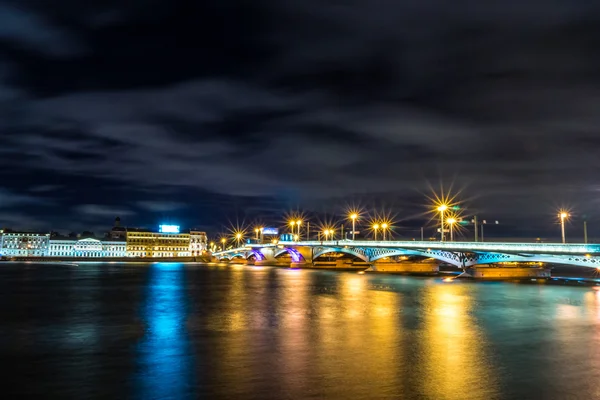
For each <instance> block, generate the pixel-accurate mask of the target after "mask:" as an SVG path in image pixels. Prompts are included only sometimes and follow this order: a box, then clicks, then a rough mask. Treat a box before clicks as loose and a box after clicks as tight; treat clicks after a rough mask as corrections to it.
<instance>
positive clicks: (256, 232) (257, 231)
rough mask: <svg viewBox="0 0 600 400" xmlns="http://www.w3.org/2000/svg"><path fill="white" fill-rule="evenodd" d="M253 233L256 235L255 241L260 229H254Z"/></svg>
mask: <svg viewBox="0 0 600 400" xmlns="http://www.w3.org/2000/svg"><path fill="white" fill-rule="evenodd" d="M254 233H255V234H256V240H258V234H259V233H260V229H259V228H256V229H254Z"/></svg>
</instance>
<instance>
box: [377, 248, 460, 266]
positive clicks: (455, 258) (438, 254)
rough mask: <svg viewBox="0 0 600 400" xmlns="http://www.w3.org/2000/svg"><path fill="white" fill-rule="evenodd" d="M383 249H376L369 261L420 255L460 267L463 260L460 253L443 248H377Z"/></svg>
mask: <svg viewBox="0 0 600 400" xmlns="http://www.w3.org/2000/svg"><path fill="white" fill-rule="evenodd" d="M378 250H383V251H377V252H376V253H375V254H373V255H372V256H371V257H370V261H371V262H374V261H377V260H380V259H382V258H385V257H396V256H421V257H425V258H434V259H436V260H438V261H442V262H445V263H448V264H452V265H454V266H456V267H459V268H462V267H463V261H462V257H461V254H460V253H453V252H450V251H444V250H424V251H420V250H406V249H398V250H396V249H393V250H392V249H378Z"/></svg>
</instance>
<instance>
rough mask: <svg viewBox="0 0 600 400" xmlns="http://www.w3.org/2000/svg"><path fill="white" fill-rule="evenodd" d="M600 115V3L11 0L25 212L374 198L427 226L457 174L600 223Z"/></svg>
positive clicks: (271, 219) (50, 214)
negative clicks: (435, 198) (428, 208)
mask: <svg viewBox="0 0 600 400" xmlns="http://www.w3.org/2000/svg"><path fill="white" fill-rule="evenodd" d="M599 130H600V3H598V2H597V1H591V0H544V1H533V0H526V1H516V0H508V1H494V2H481V1H476V0H458V1H453V2H447V1H441V0H428V1H416V0H408V1H397V0H378V1H372V0H281V1H275V0H270V1H267V0H215V1H178V0H170V1H166V0H121V1H116V0H115V1H113V0H104V1H92V2H82V1H80V0H61V1H59V2H48V1H42V0H0V133H1V138H2V142H1V145H0V164H1V167H2V169H1V171H2V172H1V174H2V175H1V178H2V186H1V187H0V224H2V225H4V226H10V227H14V228H22V229H49V228H53V229H55V230H59V231H60V230H83V229H84V228H86V227H88V226H89V227H90V229H95V230H101V229H108V228H109V227H110V226H111V222H112V219H113V218H114V217H115V216H116V215H119V216H121V218H122V219H123V221H124V223H125V224H126V225H130V226H136V225H137V226H140V225H141V226H154V225H156V224H158V222H159V221H161V220H169V221H172V222H177V223H180V224H181V225H183V226H188V227H191V226H197V227H201V228H204V229H209V230H211V231H215V230H219V229H220V227H219V225H220V224H222V223H225V224H228V221H232V222H234V223H236V222H238V221H239V222H244V221H246V222H250V221H254V220H255V219H257V218H258V219H260V220H262V221H264V222H267V223H269V224H271V223H273V224H275V223H277V222H278V221H279V219H280V215H281V214H282V213H283V212H286V211H289V210H291V209H301V210H306V211H312V210H314V211H319V212H325V211H326V212H328V213H332V212H333V210H334V209H335V207H336V206H337V207H339V209H340V210H341V209H342V208H343V207H344V206H345V205H347V204H360V205H362V206H365V207H368V208H370V207H375V206H376V207H378V209H382V208H386V207H387V208H388V209H390V211H391V212H392V213H393V214H394V215H396V220H397V222H398V226H401V227H406V228H407V229H409V228H411V227H412V228H414V227H416V226H420V225H422V224H423V221H422V217H419V215H420V214H421V213H422V212H423V211H425V207H424V204H425V201H426V198H425V195H426V194H430V192H431V190H430V187H431V186H433V187H434V188H436V189H438V188H439V187H440V184H441V185H443V186H444V187H445V188H446V189H448V188H449V187H450V185H453V190H455V191H456V190H458V189H460V190H462V192H461V195H460V197H461V199H464V200H465V207H466V208H465V213H467V214H470V213H477V214H479V215H481V216H482V217H483V218H490V219H500V220H502V222H503V224H502V225H503V227H504V228H503V229H511V230H512V229H515V228H518V232H519V233H520V234H522V235H546V236H552V235H554V234H556V236H558V235H559V234H560V231H559V230H558V231H557V230H556V225H555V222H556V221H555V219H556V218H555V216H556V209H557V208H558V207H561V206H567V207H571V208H572V210H573V215H574V217H573V220H572V223H571V224H572V227H571V228H570V229H572V230H573V231H578V230H579V224H580V221H581V220H582V218H583V215H587V216H588V217H587V218H588V219H589V220H590V229H591V230H592V231H594V222H595V221H597V222H598V225H599V229H598V230H597V233H598V235H600V212H597V211H596V210H597V209H598V206H599V201H598V198H599V194H600V193H599V189H600V185H599V182H600V179H599V177H598V173H599V172H600V168H599V167H600V159H599V157H598V153H599V150H600V131H599ZM516 231H517V230H515V232H516ZM574 234H575V233H574ZM407 235H409V234H407Z"/></svg>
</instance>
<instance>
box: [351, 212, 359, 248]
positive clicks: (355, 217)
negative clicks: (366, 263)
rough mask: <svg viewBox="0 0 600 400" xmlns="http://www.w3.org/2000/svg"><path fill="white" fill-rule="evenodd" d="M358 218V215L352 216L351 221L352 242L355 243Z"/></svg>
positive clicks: (353, 214)
mask: <svg viewBox="0 0 600 400" xmlns="http://www.w3.org/2000/svg"><path fill="white" fill-rule="evenodd" d="M357 218H358V214H357V213H352V214H350V219H351V220H352V241H354V237H355V236H354V234H355V233H356V219H357Z"/></svg>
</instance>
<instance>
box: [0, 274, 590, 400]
mask: <svg viewBox="0 0 600 400" xmlns="http://www.w3.org/2000/svg"><path fill="white" fill-rule="evenodd" d="M0 267H1V268H0V362H1V363H2V366H3V367H4V368H3V381H4V384H3V387H2V389H0V390H1V391H2V392H3V393H4V396H2V397H3V398H17V397H18V398H31V399H34V398H35V399H41V398H55V399H88V398H89V399H116V398H123V399H125V398H127V399H129V398H134V399H195V398H206V399H234V398H240V399H268V398H273V399H322V398H331V399H402V398H405V399H461V400H462V399H513V398H514V399H524V398H545V399H555V398H556V399H592V398H600V385H599V384H598V382H600V291H598V290H597V288H596V287H573V286H553V285H547V284H530V285H523V284H512V283H482V282H453V283H447V282H443V281H442V280H441V279H439V278H412V277H403V276H396V275H358V274H356V273H339V272H327V271H311V270H289V269H278V268H269V267H263V268H260V267H251V266H220V267H219V266H201V265H183V264H146V265H144V264H138V265H121V264H85V263H82V264H80V265H79V266H69V265H39V264H38V265H36V264H8V263H3V264H1V265H0Z"/></svg>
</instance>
